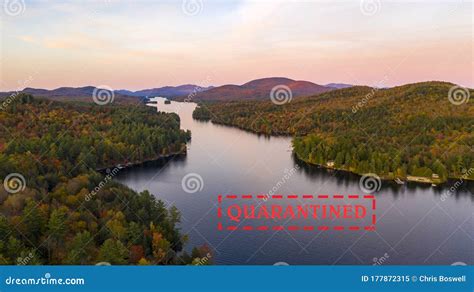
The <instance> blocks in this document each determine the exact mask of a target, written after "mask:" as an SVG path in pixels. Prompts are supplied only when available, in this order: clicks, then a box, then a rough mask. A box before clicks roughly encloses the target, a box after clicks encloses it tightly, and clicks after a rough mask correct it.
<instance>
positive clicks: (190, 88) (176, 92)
mask: <svg viewBox="0 0 474 292" xmlns="http://www.w3.org/2000/svg"><path fill="white" fill-rule="evenodd" d="M211 88H213V87H212V86H210V87H201V86H199V85H193V84H185V85H180V86H165V87H159V88H151V89H143V90H139V91H130V90H116V91H115V92H117V93H120V94H126V95H130V96H148V97H154V96H162V97H168V98H173V97H177V96H184V95H189V94H191V93H193V92H202V91H206V90H209V89H211Z"/></svg>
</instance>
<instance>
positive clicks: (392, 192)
mask: <svg viewBox="0 0 474 292" xmlns="http://www.w3.org/2000/svg"><path fill="white" fill-rule="evenodd" d="M154 106H156V107H157V108H158V109H159V110H160V111H165V112H178V114H179V116H180V119H181V127H182V128H183V129H189V130H191V133H192V140H191V142H190V143H189V145H188V153H187V155H185V156H176V157H171V158H167V159H161V160H158V161H155V162H149V163H146V164H143V165H141V166H137V167H134V168H129V169H125V170H123V171H121V172H120V173H119V175H118V176H117V177H116V178H117V180H118V181H121V182H122V183H124V184H126V185H128V186H129V187H131V188H133V189H135V190H138V191H142V190H145V189H148V190H150V192H151V193H153V194H154V195H155V196H157V197H158V198H159V199H161V200H165V201H166V202H168V203H170V204H173V205H176V207H178V209H179V210H180V211H181V214H182V223H181V229H182V232H183V233H185V234H187V235H188V236H189V243H188V245H187V248H188V249H190V248H191V247H192V246H199V245H203V244H206V245H208V246H209V247H210V248H211V249H212V250H213V251H214V253H215V258H214V259H215V262H216V263H217V264H270V265H272V264H274V263H276V262H287V263H289V264H291V265H294V264H357V265H359V264H365V265H371V264H373V259H374V258H379V257H381V256H382V255H384V254H385V253H388V254H389V255H390V257H389V260H387V261H386V262H384V264H388V265H390V264H392V265H396V264H398V265H400V264H408V265H409V264H421V265H433V264H442V265H444V264H446V265H449V264H451V263H453V262H457V261H462V262H466V263H470V264H472V263H474V260H473V254H472V246H473V244H474V242H473V240H472V239H473V238H474V231H473V230H474V228H472V227H473V224H472V211H473V196H472V191H473V188H472V184H463V186H462V187H460V188H457V189H456V190H455V191H454V192H453V194H452V195H446V192H447V191H448V190H449V188H450V187H451V186H452V185H453V183H454V182H449V183H447V184H446V185H444V186H439V187H431V186H430V185H419V184H414V183H406V184H405V185H401V186H400V185H397V184H396V183H394V182H383V183H382V185H381V188H380V190H379V191H378V192H377V193H376V195H377V215H378V216H379V218H380V220H379V221H378V223H377V232H369V233H367V232H366V233H364V232H322V233H321V232H313V233H311V232H303V231H293V232H291V233H289V232H256V231H255V232H245V233H242V232H222V231H221V232H219V231H217V228H216V225H217V218H216V207H215V205H216V198H217V195H218V194H222V193H224V194H227V193H237V194H239V193H240V194H243V193H253V194H256V193H268V192H269V190H272V189H273V188H274V187H275V185H277V183H278V182H279V181H281V178H282V177H283V176H284V175H285V170H286V171H288V170H290V169H293V168H295V169H296V171H295V173H294V174H293V175H292V176H291V177H290V178H289V179H288V181H285V183H284V184H282V185H280V186H279V188H278V192H280V193H283V194H292V193H295V194H308V193H309V194H321V193H326V194H337V193H340V194H361V189H360V188H359V179H360V177H359V176H357V175H355V174H351V173H347V172H341V171H330V170H327V169H323V168H319V167H317V166H311V165H308V164H306V163H304V162H302V161H299V160H298V159H297V158H296V157H294V155H292V153H291V138H289V137H268V136H264V135H261V136H258V135H255V134H252V133H248V132H245V131H242V130H240V129H237V128H230V127H226V126H220V125H214V124H212V123H210V122H199V121H196V120H193V119H192V112H193V110H194V108H195V107H196V105H195V104H194V103H176V102H171V104H168V105H165V104H163V102H162V101H161V100H157V105H154ZM296 166H298V167H297V168H296ZM189 173H198V174H199V175H200V176H201V177H202V178H203V182H204V187H203V190H202V191H199V192H197V193H194V194H188V193H186V192H184V191H183V189H182V187H181V180H182V178H183V177H184V176H185V175H187V174H189Z"/></svg>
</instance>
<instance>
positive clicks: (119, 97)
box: [0, 86, 141, 103]
mask: <svg viewBox="0 0 474 292" xmlns="http://www.w3.org/2000/svg"><path fill="white" fill-rule="evenodd" d="M18 93H28V94H31V95H34V96H37V97H45V98H48V99H52V100H59V101H72V100H73V101H84V102H88V101H90V102H92V101H94V100H93V99H92V97H93V96H94V95H99V96H102V98H105V99H110V96H112V94H113V100H114V102H118V103H137V102H141V99H138V98H137V97H135V96H131V95H128V94H123V93H119V92H116V91H115V92H113V91H111V90H108V89H105V88H97V87H94V86H84V87H59V88H56V89H51V90H49V89H40V88H31V87H26V88H25V89H23V90H22V91H20V92H14V91H11V92H1V93H0V97H7V96H11V95H15V94H18Z"/></svg>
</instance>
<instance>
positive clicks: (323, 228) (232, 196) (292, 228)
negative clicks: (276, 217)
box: [217, 194, 377, 231]
mask: <svg viewBox="0 0 474 292" xmlns="http://www.w3.org/2000/svg"><path fill="white" fill-rule="evenodd" d="M344 197H346V198H347V199H371V200H372V210H373V212H374V213H373V214H372V224H371V225H369V226H332V227H331V226H325V225H321V226H311V225H306V226H294V225H289V226H283V225H276V226H266V225H262V226H256V227H255V226H249V225H246V226H241V227H239V226H235V225H232V226H227V227H225V228H224V227H223V226H222V222H218V223H217V229H218V230H224V229H225V230H230V231H234V230H246V231H250V230H259V231H266V230H275V231H279V230H285V229H286V230H289V231H296V230H303V231H315V230H318V231H328V230H337V231H342V230H355V231H357V230H367V231H375V225H376V223H377V215H376V214H375V209H376V206H377V203H376V198H375V196H374V195H347V196H344V195H340V194H335V195H332V196H331V195H326V194H321V195H308V194H304V195H295V194H292V195H271V196H270V195H251V194H241V195H235V194H229V195H218V196H217V201H218V207H217V217H218V218H222V200H223V199H230V200H233V199H239V198H240V199H276V200H279V199H331V198H332V199H342V200H343V199H344Z"/></svg>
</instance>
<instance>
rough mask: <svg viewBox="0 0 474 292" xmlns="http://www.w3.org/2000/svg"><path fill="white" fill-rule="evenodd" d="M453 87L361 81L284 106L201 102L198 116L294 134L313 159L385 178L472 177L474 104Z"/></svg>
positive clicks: (298, 147) (301, 153) (301, 154)
mask: <svg viewBox="0 0 474 292" xmlns="http://www.w3.org/2000/svg"><path fill="white" fill-rule="evenodd" d="M453 86H454V84H451V83H445V82H423V83H416V84H408V85H404V86H399V87H394V88H389V89H376V88H371V87H364V86H355V87H351V88H346V89H339V90H334V91H331V92H327V93H322V94H319V95H315V96H311V97H307V98H300V99H295V100H293V101H291V102H290V103H286V104H284V105H276V104H273V103H272V102H270V101H262V102H256V101H242V102H215V103H201V105H200V106H199V107H198V108H196V110H195V112H194V113H193V117H194V118H195V119H200V120H211V121H212V122H213V123H218V124H224V125H230V126H236V127H239V128H242V129H245V130H249V131H252V132H256V133H261V134H266V135H292V136H293V137H294V138H293V150H294V152H295V153H296V155H297V156H298V158H300V159H302V160H304V161H306V162H308V163H311V164H317V165H322V166H325V167H333V168H337V169H343V170H348V171H351V172H354V173H358V174H365V173H376V174H378V175H379V176H380V177H382V178H383V179H395V178H400V179H407V178H408V179H410V177H411V179H413V177H414V178H415V179H417V178H426V179H425V180H424V181H425V182H428V181H429V182H435V183H440V182H443V181H445V180H446V179H447V178H464V179H474V106H473V103H472V101H469V99H467V101H466V102H465V103H462V104H459V105H455V104H453V103H451V102H450V101H449V99H448V92H449V90H450V89H451V88H452V87H453ZM473 93H474V91H472V90H470V95H471V96H473Z"/></svg>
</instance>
